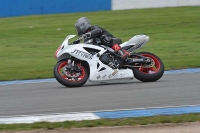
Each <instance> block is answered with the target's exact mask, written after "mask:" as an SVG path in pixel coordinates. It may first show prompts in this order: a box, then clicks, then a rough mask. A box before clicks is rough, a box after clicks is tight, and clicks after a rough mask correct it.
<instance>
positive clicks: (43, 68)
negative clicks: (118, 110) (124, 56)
mask: <svg viewBox="0 0 200 133" xmlns="http://www.w3.org/2000/svg"><path fill="white" fill-rule="evenodd" d="M199 14H200V8H199V7H177V8H158V9H137V10H124V11H103V12H89V13H72V14H56V15H38V16H34V15H33V16H25V17H13V18H0V73H1V74H0V81H2V80H16V79H35V78H49V77H53V72H52V71H53V67H54V65H55V63H56V60H55V59H54V53H55V50H56V49H57V47H58V46H59V45H60V44H61V43H62V41H63V40H64V38H65V37H66V36H67V35H68V34H75V29H74V23H75V21H76V20H77V19H78V18H79V17H82V16H86V17H88V18H89V19H90V20H91V22H92V24H98V25H99V26H101V27H104V28H106V29H107V30H108V31H110V32H111V33H112V34H114V35H115V36H116V37H118V38H121V39H122V40H123V41H126V40H128V39H130V38H131V37H132V36H134V35H136V34H146V35H148V36H150V42H149V43H148V44H147V45H146V46H145V47H144V48H143V49H142V50H141V51H148V52H152V53H154V54H156V55H158V56H159V57H160V58H161V59H162V60H163V62H164V64H165V69H166V70H168V69H179V68H188V67H200V62H199V58H200V54H199V53H200V45H199V43H200V26H199V24H200V15H199Z"/></svg>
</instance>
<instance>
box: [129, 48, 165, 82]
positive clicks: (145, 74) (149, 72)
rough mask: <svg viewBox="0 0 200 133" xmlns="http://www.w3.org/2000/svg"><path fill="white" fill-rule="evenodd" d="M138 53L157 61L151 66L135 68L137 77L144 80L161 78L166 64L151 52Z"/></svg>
mask: <svg viewBox="0 0 200 133" xmlns="http://www.w3.org/2000/svg"><path fill="white" fill-rule="evenodd" d="M137 54H139V55H142V56H144V57H149V58H151V59H152V60H153V61H154V62H155V65H154V66H153V67H151V68H133V73H134V76H135V78H136V79H138V80H140V81H143V82H154V81H157V80H159V79H160V78H161V77H162V76H163V74H164V64H163V62H162V61H161V59H160V58H159V57H158V56H156V55H154V54H152V53H149V52H139V53H137Z"/></svg>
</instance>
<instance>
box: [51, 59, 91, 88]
mask: <svg viewBox="0 0 200 133" xmlns="http://www.w3.org/2000/svg"><path fill="white" fill-rule="evenodd" d="M69 66H70V64H69V63H68V61H60V62H58V63H57V64H56V65H55V67H54V77H55V78H56V80H57V81H58V82H59V83H60V84H62V85H64V86H66V87H80V86H83V85H84V84H85V83H86V82H87V79H88V77H89V74H88V72H87V71H86V69H85V67H84V66H83V65H82V64H79V63H74V66H73V68H69Z"/></svg>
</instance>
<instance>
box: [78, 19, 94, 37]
mask: <svg viewBox="0 0 200 133" xmlns="http://www.w3.org/2000/svg"><path fill="white" fill-rule="evenodd" d="M75 28H76V31H77V33H78V36H81V35H82V34H85V33H86V32H87V31H88V30H89V29H90V28H91V23H90V20H89V19H88V18H86V17H81V18H79V19H78V20H77V21H76V23H75Z"/></svg>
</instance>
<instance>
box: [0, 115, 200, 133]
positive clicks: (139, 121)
mask: <svg viewBox="0 0 200 133" xmlns="http://www.w3.org/2000/svg"><path fill="white" fill-rule="evenodd" d="M196 121H200V113H195V114H184V115H174V116H153V117H140V118H124V119H99V120H84V121H65V122H54V123H48V122H38V123H33V124H0V131H3V130H4V131H5V130H31V129H49V130H53V129H56V128H64V129H69V128H83V127H102V126H104V127H105V126H135V125H147V124H158V123H163V124H164V123H185V122H196Z"/></svg>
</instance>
